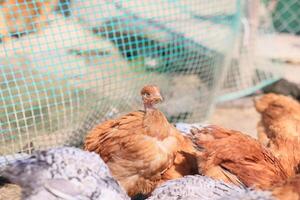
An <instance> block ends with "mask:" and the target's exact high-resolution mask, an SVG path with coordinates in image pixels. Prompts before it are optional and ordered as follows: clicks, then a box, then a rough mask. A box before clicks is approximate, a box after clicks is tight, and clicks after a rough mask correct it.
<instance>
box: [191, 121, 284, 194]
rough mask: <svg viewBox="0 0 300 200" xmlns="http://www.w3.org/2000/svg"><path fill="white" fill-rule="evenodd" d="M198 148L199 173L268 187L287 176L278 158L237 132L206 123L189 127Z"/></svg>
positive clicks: (246, 184)
mask: <svg viewBox="0 0 300 200" xmlns="http://www.w3.org/2000/svg"><path fill="white" fill-rule="evenodd" d="M191 132H192V134H193V136H192V137H193V140H194V143H195V145H196V146H197V147H198V148H199V149H200V150H201V151H200V153H199V155H198V169H199V173H202V174H203V175H206V176H210V177H212V178H215V179H219V180H223V181H226V182H231V183H234V184H237V185H243V186H247V187H256V188H259V189H270V188H271V186H273V185H274V184H277V183H278V182H281V181H284V180H286V179H287V174H286V172H285V171H284V170H283V167H282V165H281V163H280V162H279V160H278V159H277V158H276V157H275V156H273V154H272V153H271V152H270V151H268V150H267V149H266V148H265V147H264V146H262V145H261V144H260V143H259V142H258V141H257V140H255V139H253V138H251V137H249V136H247V135H244V134H243V133H241V132H238V131H234V130H228V129H224V128H221V127H218V126H215V125H209V126H206V127H203V128H201V129H193V130H192V131H191Z"/></svg>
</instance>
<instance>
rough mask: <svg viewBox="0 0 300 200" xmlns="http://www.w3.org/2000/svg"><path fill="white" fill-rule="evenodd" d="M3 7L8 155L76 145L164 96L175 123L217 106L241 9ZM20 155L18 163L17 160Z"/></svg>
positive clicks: (206, 0) (92, 0)
mask: <svg viewBox="0 0 300 200" xmlns="http://www.w3.org/2000/svg"><path fill="white" fill-rule="evenodd" d="M0 3H1V8H0V18H1V20H0V34H1V44H0V70H1V73H0V88H1V89H0V128H1V129H0V156H1V155H2V156H4V157H2V158H3V159H4V161H7V160H9V159H15V158H16V156H15V153H31V152H32V151H33V150H37V149H44V148H48V147H52V146H58V145H63V144H69V145H74V146H80V145H81V143H82V140H83V138H84V136H85V134H86V133H87V132H88V131H89V130H90V129H91V128H92V127H93V126H94V125H95V124H96V123H99V122H101V121H103V120H105V119H109V118H113V117H116V116H118V115H120V114H123V113H125V112H128V111H132V110H135V109H141V108H142V106H141V100H140V96H139V90H140V89H141V87H142V86H143V85H145V84H157V85H159V86H160V87H161V89H162V92H163V95H164V96H165V99H166V102H165V103H164V104H162V105H161V106H160V109H161V110H162V111H163V112H164V113H165V114H166V116H167V117H168V119H169V120H170V121H171V122H178V121H180V122H195V121H197V122H199V121H203V120H205V119H207V117H208V115H209V113H210V110H211V109H212V108H213V106H214V101H215V98H216V91H217V88H218V86H219V85H220V80H221V76H222V73H223V71H224V69H225V65H226V63H228V62H229V60H230V55H231V49H232V46H233V44H234V43H235V40H236V34H237V31H238V27H239V21H240V20H239V18H240V13H241V7H240V1H238V0H221V1H220V0H216V1H211V0H184V1H183V0H182V1H180V0H152V1H140V0H126V1H125V0H72V1H67V0H65V1H58V0H45V1H39V0H36V1H30V0H25V1H24V0H22V1H10V0H2V1H1V2H0ZM8 155H12V156H8Z"/></svg>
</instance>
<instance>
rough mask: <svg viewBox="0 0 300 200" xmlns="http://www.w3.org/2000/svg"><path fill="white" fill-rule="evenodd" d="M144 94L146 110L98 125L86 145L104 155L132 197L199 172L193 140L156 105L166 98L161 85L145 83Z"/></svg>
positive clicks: (89, 134) (142, 92)
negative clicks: (162, 94) (160, 87)
mask: <svg viewBox="0 0 300 200" xmlns="http://www.w3.org/2000/svg"><path fill="white" fill-rule="evenodd" d="M141 95H142V100H143V104H144V111H135V112H131V113H128V114H126V115H124V116H121V117H119V118H117V119H114V120H108V121H106V122H104V123H102V124H100V125H98V126H96V127H95V128H94V129H92V131H91V132H90V133H88V135H87V137H86V139H85V144H84V148H85V150H88V151H93V152H96V153H98V154H99V155H100V156H101V157H102V158H103V160H104V161H105V162H106V164H107V165H108V167H109V168H110V170H111V172H112V174H113V176H114V177H115V178H116V179H117V180H118V181H119V182H120V184H121V185H122V186H123V187H124V188H125V190H126V191H127V193H128V194H129V196H135V195H137V194H140V193H141V194H144V195H148V194H149V193H150V192H151V191H152V190H153V189H154V188H155V187H156V186H157V185H158V184H161V183H162V182H164V181H166V180H169V179H173V178H178V177H182V176H183V175H187V174H193V173H197V168H196V159H195V157H194V158H193V153H194V152H195V149H194V147H193V144H192V142H191V141H190V140H189V139H188V138H186V137H184V136H183V135H181V133H180V132H179V131H178V130H177V129H176V128H175V127H174V126H173V125H171V124H170V123H169V122H168V120H167V119H166V117H165V116H164V114H163V113H162V112H160V111H159V110H158V109H156V108H155V107H154V105H155V104H157V103H159V102H161V101H162V100H163V98H162V96H161V94H160V90H159V88H158V87H157V86H153V85H148V86H145V87H144V88H143V89H142V90H141ZM188 162H191V163H188ZM193 162H194V163H193Z"/></svg>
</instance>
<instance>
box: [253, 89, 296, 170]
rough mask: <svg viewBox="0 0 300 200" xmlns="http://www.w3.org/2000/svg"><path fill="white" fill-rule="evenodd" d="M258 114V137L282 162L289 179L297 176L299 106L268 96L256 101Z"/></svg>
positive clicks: (278, 97) (281, 97)
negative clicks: (259, 118)
mask: <svg viewBox="0 0 300 200" xmlns="http://www.w3.org/2000/svg"><path fill="white" fill-rule="evenodd" d="M255 107H256V110H257V111H258V112H259V113H260V114H261V121H260V122H259V123H258V126H257V129H258V136H259V137H258V138H259V140H260V141H261V142H262V143H263V144H264V145H266V146H267V147H268V148H269V149H270V151H271V152H272V153H273V154H274V155H275V156H276V157H277V158H278V159H279V160H280V161H281V163H282V165H283V166H284V168H285V170H286V171H287V172H288V174H289V176H293V175H295V174H296V173H299V172H300V171H299V169H298V166H299V164H300V104H299V103H298V102H297V101H296V100H294V99H292V98H290V97H286V96H283V95H276V94H267V95H264V96H263V97H261V98H260V99H257V100H255Z"/></svg>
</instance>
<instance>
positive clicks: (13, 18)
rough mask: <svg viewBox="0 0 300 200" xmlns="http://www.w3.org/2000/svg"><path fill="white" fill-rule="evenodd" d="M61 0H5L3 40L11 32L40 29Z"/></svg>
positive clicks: (1, 22) (0, 26)
mask: <svg viewBox="0 0 300 200" xmlns="http://www.w3.org/2000/svg"><path fill="white" fill-rule="evenodd" d="M58 1H59V0H44V1H41V0H39V1H34V0H3V2H2V3H1V8H0V12H1V14H2V15H0V34H1V35H2V36H3V38H2V39H1V40H2V42H3V41H8V40H9V39H10V34H17V33H20V34H21V33H28V32H31V31H35V30H40V29H41V27H42V26H43V25H45V24H46V23H47V18H48V15H49V13H50V12H51V11H53V10H54V9H55V7H56V6H57V4H58Z"/></svg>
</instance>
